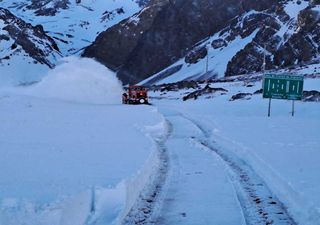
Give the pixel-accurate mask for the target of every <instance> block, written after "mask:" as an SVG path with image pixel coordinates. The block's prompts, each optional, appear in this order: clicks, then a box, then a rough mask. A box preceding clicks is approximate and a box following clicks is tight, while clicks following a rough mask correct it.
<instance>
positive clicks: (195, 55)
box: [141, 1, 320, 85]
mask: <svg viewBox="0 0 320 225" xmlns="http://www.w3.org/2000/svg"><path fill="white" fill-rule="evenodd" d="M308 7H309V8H310V6H309V2H308V1H299V3H298V1H288V2H287V3H286V4H284V8H283V13H280V12H277V13H275V12H272V11H271V12H270V11H268V10H265V11H263V12H259V11H256V10H251V11H249V12H247V13H245V14H243V15H241V16H240V17H239V18H237V19H236V20H235V21H234V22H233V24H231V25H229V26H228V27H226V28H224V29H222V30H220V31H219V32H217V33H216V34H215V35H213V36H212V37H209V38H206V39H204V40H203V41H201V42H200V43H199V44H197V45H196V46H195V47H194V48H193V49H192V50H191V51H190V52H189V53H188V54H187V56H186V57H184V58H181V59H179V60H178V61H177V62H175V63H174V64H173V65H171V66H169V67H168V68H166V69H164V70H162V71H161V72H159V73H157V74H155V75H153V76H151V77H149V78H148V79H146V80H144V81H143V82H141V83H143V84H148V85H150V84H160V83H172V82H177V81H181V80H208V79H214V78H221V77H224V76H226V75H228V76H230V75H238V74H246V73H250V72H251V71H261V70H262V69H263V66H262V64H263V55H264V54H265V55H266V69H267V70H268V69H269V70H275V69H276V67H277V66H278V67H282V66H283V65H284V64H285V63H287V61H286V60H290V59H289V58H295V56H293V55H292V54H291V53H281V52H283V51H284V50H283V49H284V48H287V49H288V48H290V47H288V45H289V46H294V47H293V49H292V51H295V54H297V58H296V59H294V61H295V62H294V63H293V65H291V66H290V69H292V70H293V71H294V68H297V67H301V65H303V64H301V62H302V61H303V59H302V58H303V57H304V56H303V55H305V54H307V53H306V51H303V50H299V46H296V44H297V43H295V41H292V40H293V39H297V37H295V35H297V33H298V32H299V31H300V30H301V29H303V27H304V26H306V24H303V23H302V20H303V19H302V18H300V21H299V17H298V16H299V14H300V13H301V12H302V11H303V10H305V9H306V8H308ZM319 9H320V6H319V5H318V6H313V7H311V10H312V11H313V12H320V11H319ZM279 10H280V9H279ZM300 17H302V16H301V15H300ZM257 24H258V25H257ZM318 26H319V25H318ZM267 28H268V29H270V30H266V29H267ZM307 36H308V37H307V39H308V40H307V41H308V42H310V43H311V45H310V46H309V45H307V44H306V43H300V44H301V45H305V48H308V49H309V50H310V51H313V50H312V49H313V48H314V49H315V51H317V49H319V43H318V38H319V35H315V34H310V35H307ZM277 52H278V53H277ZM281 54H286V57H284V58H281V56H280V55H281ZM277 58H281V60H282V61H281V62H280V63H279V62H277V60H278V59H277ZM312 60H313V61H314V62H317V63H318V61H319V60H320V55H319V54H318V53H316V54H315V55H314V56H313V57H312V58H311V59H310V62H309V63H306V64H307V65H308V64H312ZM311 73H320V69H316V70H315V71H312V72H311Z"/></svg>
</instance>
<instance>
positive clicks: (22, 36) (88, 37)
mask: <svg viewBox="0 0 320 225" xmlns="http://www.w3.org/2000/svg"><path fill="white" fill-rule="evenodd" d="M146 2H147V1H134V0H132V1H131V0H130V1H127V0H116V1H104V0H82V1H68V0H59V1H42V2H39V1H28V0H19V1H14V2H13V1H0V5H1V16H0V41H1V42H0V85H1V86H4V85H8V84H10V85H19V84H25V83H32V82H35V81H39V80H40V79H41V78H42V77H44V76H45V75H46V73H47V72H48V70H49V69H50V68H52V67H54V66H55V65H56V64H58V63H59V60H60V59H61V58H62V57H66V56H70V55H79V54H80V53H81V51H82V49H83V48H84V47H86V46H88V45H89V44H91V42H92V41H94V39H95V38H96V36H97V35H98V34H99V33H100V32H102V31H104V30H106V29H107V28H109V27H111V26H112V25H114V24H116V23H118V22H120V21H121V20H123V19H125V18H127V17H129V16H131V15H133V14H134V13H136V12H138V11H139V10H141V7H143V6H144V4H145V3H146ZM8 10H9V11H8ZM39 34H40V35H39ZM28 41H29V42H28ZM52 46H53V47H52Z"/></svg>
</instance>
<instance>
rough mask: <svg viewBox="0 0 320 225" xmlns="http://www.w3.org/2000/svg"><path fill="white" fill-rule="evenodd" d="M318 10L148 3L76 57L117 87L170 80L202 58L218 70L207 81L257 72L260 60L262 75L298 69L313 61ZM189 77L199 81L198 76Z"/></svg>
mask: <svg viewBox="0 0 320 225" xmlns="http://www.w3.org/2000/svg"><path fill="white" fill-rule="evenodd" d="M317 4H319V3H317V2H316V1H315V2H313V3H310V2H308V1H299V0H294V1H289V0H288V1H277V0H259V1H257V0H241V1H239V0H171V1H169V0H153V1H151V2H150V3H149V4H148V5H147V6H146V7H145V8H144V9H143V10H142V11H141V12H140V13H137V14H136V15H134V16H133V17H130V18H128V19H126V20H123V21H122V22H120V23H119V24H116V25H114V26H113V27H111V28H110V29H108V30H106V31H105V32H102V33H100V35H99V36H98V37H97V39H96V40H95V41H94V43H93V44H92V45H90V46H89V47H88V48H86V49H85V51H84V53H83V56H86V57H93V58H96V59H97V60H98V61H100V62H101V63H103V64H105V65H106V66H108V67H110V68H112V69H113V70H116V71H118V76H119V78H120V79H121V80H122V81H124V83H136V82H139V81H141V80H144V79H146V78H148V77H150V76H151V75H153V74H158V75H160V76H161V75H163V74H165V76H170V75H172V74H174V73H178V72H179V71H184V67H193V66H194V64H197V63H199V61H201V60H200V59H203V58H205V56H206V55H207V54H209V56H210V59H209V61H210V62H212V64H214V65H219V66H216V67H219V69H216V68H209V70H211V73H210V74H211V76H232V75H237V74H244V73H251V72H255V71H260V70H261V68H262V63H263V55H264V54H265V55H266V62H267V64H266V68H267V69H272V68H283V67H288V66H297V65H302V64H304V63H309V62H311V61H317V60H319V52H320V51H319V45H318V43H319V18H320V16H319V11H320V10H319V6H318V5H317ZM208 40H209V41H210V43H208ZM204 43H205V44H204ZM204 48H205V50H204ZM181 59H184V60H183V61H184V62H181ZM179 60H180V61H179ZM178 62H181V64H179V65H177V63H178ZM185 64H186V65H185ZM222 64H225V66H221V65H222ZM171 65H174V66H175V67H172V66H171ZM168 67H169V69H170V72H169V73H168V69H167V68H168ZM201 68H202V66H201ZM161 71H162V72H161ZM193 75H196V76H195V77H198V78H199V77H203V76H202V74H201V72H200V71H198V72H197V74H190V76H193ZM208 77H209V76H205V78H206V79H207V78H208Z"/></svg>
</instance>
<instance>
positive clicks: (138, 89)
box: [122, 85, 148, 104]
mask: <svg viewBox="0 0 320 225" xmlns="http://www.w3.org/2000/svg"><path fill="white" fill-rule="evenodd" d="M122 103H124V104H148V93H147V89H146V88H145V87H143V86H138V85H131V86H129V87H128V88H127V92H125V93H123V95H122Z"/></svg>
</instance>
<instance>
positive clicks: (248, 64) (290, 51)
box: [226, 8, 320, 76]
mask: <svg viewBox="0 0 320 225" xmlns="http://www.w3.org/2000/svg"><path fill="white" fill-rule="evenodd" d="M270 13H271V14H273V15H274V16H273V17H270V16H266V15H262V16H256V18H260V19H258V23H260V24H263V23H267V24H268V26H265V27H261V29H260V31H259V32H258V33H257V35H256V37H255V38H254V40H253V42H251V43H250V44H248V45H247V46H246V47H245V48H244V49H243V50H241V51H239V52H238V53H237V54H236V55H235V56H234V57H233V58H232V60H231V61H230V62H229V64H228V67H227V71H226V76H232V75H238V74H246V73H250V72H257V71H260V70H261V69H262V64H263V54H264V52H265V53H266V69H278V68H285V67H289V66H295V65H303V64H307V63H309V62H310V61H313V60H316V59H317V58H318V57H319V54H320V49H319V46H318V44H317V43H320V26H319V22H320V16H319V13H317V12H316V11H313V10H312V8H307V9H305V10H303V11H301V12H300V14H299V16H298V24H290V21H289V22H288V21H287V17H286V16H283V12H281V11H280V13H279V11H270ZM276 19H279V21H281V20H282V21H281V22H282V23H283V24H286V25H287V26H288V27H290V26H291V27H294V28H295V30H292V32H291V33H290V32H289V33H285V34H284V35H283V36H280V35H279V31H280V29H281V26H280V24H279V22H277V21H276ZM282 26H283V25H282ZM264 45H265V48H266V49H264Z"/></svg>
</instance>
